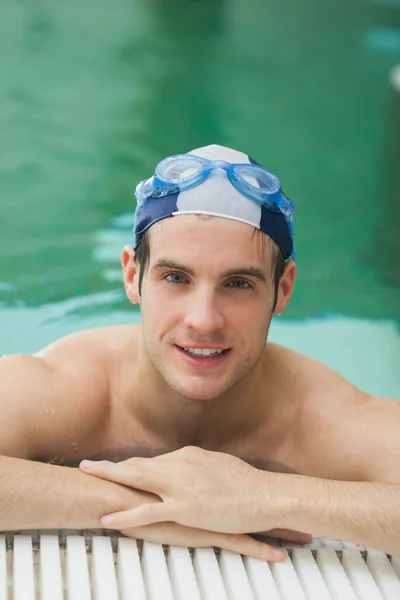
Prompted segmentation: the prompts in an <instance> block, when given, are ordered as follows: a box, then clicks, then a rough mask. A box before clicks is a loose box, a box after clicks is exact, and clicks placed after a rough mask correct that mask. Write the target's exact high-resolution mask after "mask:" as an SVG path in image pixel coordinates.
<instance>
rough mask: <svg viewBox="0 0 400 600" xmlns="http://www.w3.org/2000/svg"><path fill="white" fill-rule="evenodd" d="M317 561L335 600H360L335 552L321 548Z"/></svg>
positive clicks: (318, 551)
mask: <svg viewBox="0 0 400 600" xmlns="http://www.w3.org/2000/svg"><path fill="white" fill-rule="evenodd" d="M316 560H317V565H318V567H319V570H320V571H321V574H322V577H323V578H324V581H325V583H326V586H327V588H328V590H329V592H330V594H331V596H332V599H333V600H359V598H357V596H356V594H355V592H354V589H353V587H352V585H351V584H350V581H349V580H348V578H347V575H346V573H345V571H344V569H343V567H342V565H341V564H340V561H339V558H338V556H337V554H336V552H335V551H334V550H332V549H331V548H319V549H318V550H317V554H316Z"/></svg>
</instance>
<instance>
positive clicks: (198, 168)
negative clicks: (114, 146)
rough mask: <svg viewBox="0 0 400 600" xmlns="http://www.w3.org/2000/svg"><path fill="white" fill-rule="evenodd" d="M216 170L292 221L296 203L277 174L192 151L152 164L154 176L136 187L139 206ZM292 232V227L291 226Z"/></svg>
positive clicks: (236, 185) (197, 180)
mask: <svg viewBox="0 0 400 600" xmlns="http://www.w3.org/2000/svg"><path fill="white" fill-rule="evenodd" d="M215 171H224V172H225V173H226V176H227V177H228V179H229V181H230V182H231V184H232V185H233V186H234V187H235V188H236V189H237V190H238V191H239V192H240V193H241V194H243V195H245V196H247V197H248V198H250V199H251V200H254V202H257V203H258V204H261V205H262V206H264V207H265V208H267V209H268V210H271V211H273V212H280V213H282V214H283V215H284V217H285V220H286V221H287V222H288V223H290V224H291V221H292V218H293V214H294V211H295V205H294V204H293V202H292V201H291V200H289V198H287V197H286V196H285V194H284V193H283V192H282V188H281V183H280V181H279V179H278V177H277V176H276V175H274V174H273V173H271V172H270V171H267V170H266V169H264V168H263V167H261V166H259V165H256V164H253V163H244V164H235V163H233V164H231V163H228V162H225V161H222V160H208V159H206V158H202V157H200V156H196V155H195V154H189V153H188V154H176V155H175V156H170V157H169V158H165V159H164V160H162V161H161V162H160V163H158V165H157V166H156V168H155V172H154V176H153V177H151V178H150V179H147V180H145V181H141V182H140V183H139V184H138V185H137V187H136V191H135V196H136V198H137V201H138V206H143V204H144V203H145V202H146V201H147V200H151V199H157V198H161V197H163V196H167V195H170V194H176V193H179V192H182V191H183V190H186V189H188V188H191V187H195V186H197V185H200V184H201V183H202V182H203V181H205V180H206V179H207V178H208V177H210V175H211V174H212V173H214V172H215ZM290 230H291V233H292V229H291V228H290Z"/></svg>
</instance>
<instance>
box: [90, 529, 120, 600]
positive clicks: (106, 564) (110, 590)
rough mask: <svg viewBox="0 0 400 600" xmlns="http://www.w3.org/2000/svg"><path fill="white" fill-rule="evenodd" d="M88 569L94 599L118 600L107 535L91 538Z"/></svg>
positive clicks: (112, 557) (111, 552)
mask: <svg viewBox="0 0 400 600" xmlns="http://www.w3.org/2000/svg"><path fill="white" fill-rule="evenodd" d="M90 571H91V582H92V590H93V596H94V600H119V593H118V586H117V577H116V573H115V566H114V555H113V551H112V547H111V540H110V539H109V538H108V537H105V536H103V537H100V536H96V537H94V538H93V541H92V560H91V569H90Z"/></svg>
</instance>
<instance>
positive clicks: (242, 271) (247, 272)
mask: <svg viewBox="0 0 400 600" xmlns="http://www.w3.org/2000/svg"><path fill="white" fill-rule="evenodd" d="M162 269H172V270H174V271H183V272H184V273H187V274H188V275H190V276H191V277H195V272H194V270H193V269H192V268H190V267H187V266H186V265H181V264H179V263H176V262H173V261H171V260H166V259H163V258H161V259H160V260H157V261H156V262H155V263H154V265H153V266H152V268H151V270H152V271H161V270H162ZM221 276H222V277H252V278H253V279H257V280H258V281H262V282H263V283H267V278H266V276H265V273H264V272H263V271H262V270H261V269H259V268H257V267H245V268H239V269H228V271H224V272H223V273H221Z"/></svg>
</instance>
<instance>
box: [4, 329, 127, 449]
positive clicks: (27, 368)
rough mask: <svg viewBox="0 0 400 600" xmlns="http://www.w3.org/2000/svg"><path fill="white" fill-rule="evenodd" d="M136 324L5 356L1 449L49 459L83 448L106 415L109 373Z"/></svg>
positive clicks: (94, 331) (85, 333)
mask: <svg viewBox="0 0 400 600" xmlns="http://www.w3.org/2000/svg"><path fill="white" fill-rule="evenodd" d="M135 335H136V334H135V331H134V329H132V327H131V326H121V327H105V328H101V329H92V330H85V331H81V332H78V333H74V334H72V335H69V336H66V337H64V338H62V339H60V340H57V341H55V342H53V343H52V344H49V345H48V346H47V347H46V348H44V349H43V350H41V351H39V352H37V353H36V354H34V355H11V356H7V357H4V358H3V359H1V360H0V399H1V402H0V422H1V421H3V422H4V423H7V424H8V427H7V431H8V433H9V435H6V436H2V439H1V441H0V454H6V455H10V456H18V457H21V458H38V459H40V460H41V459H44V460H47V459H48V458H49V457H51V456H60V455H62V454H64V455H65V454H66V453H68V452H69V453H70V454H71V452H72V454H73V451H74V448H75V449H76V450H78V448H79V447H81V445H82V443H90V439H91V437H92V436H96V432H97V431H98V428H99V427H100V426H101V424H102V423H103V422H104V421H105V420H106V419H107V413H108V410H109V401H110V393H109V385H110V377H111V373H112V370H113V368H114V365H115V363H116V362H117V361H118V359H119V357H120V355H121V352H122V348H123V347H125V346H126V345H127V343H128V342H127V340H128V339H129V338H131V339H134V338H135Z"/></svg>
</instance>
